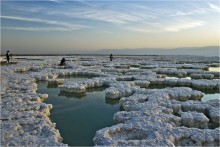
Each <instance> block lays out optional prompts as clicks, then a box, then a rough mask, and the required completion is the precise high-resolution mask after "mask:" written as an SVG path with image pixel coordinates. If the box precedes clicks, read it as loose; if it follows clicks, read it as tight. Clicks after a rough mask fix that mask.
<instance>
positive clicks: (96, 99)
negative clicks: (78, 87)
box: [38, 78, 119, 146]
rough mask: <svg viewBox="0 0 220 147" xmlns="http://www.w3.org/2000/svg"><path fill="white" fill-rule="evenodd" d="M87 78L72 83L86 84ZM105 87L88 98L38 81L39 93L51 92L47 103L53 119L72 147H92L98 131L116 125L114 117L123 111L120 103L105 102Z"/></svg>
mask: <svg viewBox="0 0 220 147" xmlns="http://www.w3.org/2000/svg"><path fill="white" fill-rule="evenodd" d="M86 79H87V78H75V79H71V78H70V79H69V80H75V81H79V80H80V81H82V80H86ZM103 90H104V88H101V89H100V88H99V89H93V90H89V91H88V92H87V93H86V94H85V95H74V94H72V93H67V92H60V90H59V88H57V87H54V86H52V87H48V86H47V82H38V93H47V94H48V95H49V97H48V98H47V99H46V100H45V101H44V102H45V103H47V104H52V105H53V109H52V110H51V115H50V118H51V119H52V121H53V122H55V123H56V128H57V129H58V130H59V131H60V133H61V136H62V137H63V143H66V144H68V145H69V146H92V145H94V144H93V141H92V139H93V137H94V136H95V132H96V131H97V130H99V129H101V128H104V127H109V126H112V125H113V124H114V122H113V115H114V113H116V112H117V111H119V104H118V101H111V100H108V99H105V93H104V91H103Z"/></svg>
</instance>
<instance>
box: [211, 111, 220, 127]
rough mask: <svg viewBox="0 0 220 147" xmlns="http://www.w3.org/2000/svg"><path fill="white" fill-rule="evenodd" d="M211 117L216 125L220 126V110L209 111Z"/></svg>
mask: <svg viewBox="0 0 220 147" xmlns="http://www.w3.org/2000/svg"><path fill="white" fill-rule="evenodd" d="M209 116H210V117H211V119H212V121H213V122H214V123H217V124H220V108H211V109H209Z"/></svg>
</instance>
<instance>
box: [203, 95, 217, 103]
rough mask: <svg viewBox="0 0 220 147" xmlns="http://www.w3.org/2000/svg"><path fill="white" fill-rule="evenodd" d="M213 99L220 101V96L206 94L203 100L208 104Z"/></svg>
mask: <svg viewBox="0 0 220 147" xmlns="http://www.w3.org/2000/svg"><path fill="white" fill-rule="evenodd" d="M213 99H219V100H220V94H219V93H214V94H206V95H205V96H204V97H203V98H202V99H201V100H202V101H204V102H206V101H209V100H213Z"/></svg>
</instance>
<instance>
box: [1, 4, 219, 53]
mask: <svg viewBox="0 0 220 147" xmlns="http://www.w3.org/2000/svg"><path fill="white" fill-rule="evenodd" d="M219 26H220V1H217V0H210V1H207V0H203V1H201V0H194V1H191V0H171V1H167V0H154V1H149V0H142V1H134V0H121V1H116V0H99V1H93V0H87V1H84V0H68V1H67V0H41V1H37V0H28V1H27V0H26V1H24V0H23V1H22V0H17V1H12V0H7V1H4V0H3V1H1V50H2V51H6V50H11V51H12V52H14V53H31V52H34V53H62V52H64V51H72V52H73V53H74V51H93V50H99V49H124V48H131V49H132V48H178V47H200V46H219V40H220V36H219V34H220V27H219Z"/></svg>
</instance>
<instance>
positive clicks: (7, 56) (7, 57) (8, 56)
mask: <svg viewBox="0 0 220 147" xmlns="http://www.w3.org/2000/svg"><path fill="white" fill-rule="evenodd" d="M6 59H7V62H9V60H10V55H9V51H7V53H6Z"/></svg>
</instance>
